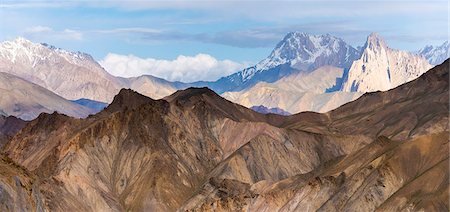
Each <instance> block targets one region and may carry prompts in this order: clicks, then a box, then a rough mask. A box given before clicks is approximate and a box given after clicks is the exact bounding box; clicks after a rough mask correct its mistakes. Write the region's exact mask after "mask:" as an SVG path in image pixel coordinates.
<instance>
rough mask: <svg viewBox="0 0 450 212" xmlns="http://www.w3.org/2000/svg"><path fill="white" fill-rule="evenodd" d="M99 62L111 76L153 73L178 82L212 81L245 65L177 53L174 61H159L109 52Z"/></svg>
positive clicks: (133, 75)
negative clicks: (178, 54)
mask: <svg viewBox="0 0 450 212" xmlns="http://www.w3.org/2000/svg"><path fill="white" fill-rule="evenodd" d="M99 63H100V64H101V65H102V66H103V67H104V68H105V69H106V70H107V71H108V72H109V73H111V74H112V75H115V76H120V77H137V76H141V75H153V76H156V77H160V78H163V79H166V80H169V81H182V82H194V81H199V80H205V81H213V80H217V79H218V78H220V77H223V76H227V75H229V74H232V73H235V72H237V71H240V70H241V69H243V68H245V67H246V66H247V65H246V64H243V63H238V62H234V61H231V60H217V59H216V58H214V57H212V56H211V55H208V54H197V55H195V56H184V55H180V56H178V57H177V58H176V59H174V60H159V59H155V58H140V57H137V56H134V55H119V54H113V53H109V54H108V55H106V57H105V58H103V59H102V60H101V61H99Z"/></svg>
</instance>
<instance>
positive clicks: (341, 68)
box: [0, 32, 448, 119]
mask: <svg viewBox="0 0 450 212" xmlns="http://www.w3.org/2000/svg"><path fill="white" fill-rule="evenodd" d="M446 47H448V43H447V44H445V43H444V44H443V45H442V46H440V47H432V46H427V47H426V48H424V49H422V50H421V51H419V52H418V53H417V54H413V53H408V52H406V51H401V50H394V49H391V48H389V47H388V46H387V44H386V42H385V41H384V40H383V39H382V38H381V37H380V36H379V35H378V34H377V33H372V34H371V35H369V36H368V38H367V41H366V43H365V45H364V46H363V47H362V48H358V49H356V48H354V47H352V46H350V45H349V44H347V43H346V42H345V41H343V40H342V39H341V38H338V37H335V36H332V35H329V34H325V35H312V34H307V33H301V32H291V33H288V34H287V35H286V36H285V37H284V38H283V39H282V40H281V41H280V42H279V43H278V44H277V45H276V46H275V48H274V50H273V51H272V52H271V53H270V55H269V56H268V57H267V58H265V59H263V60H261V61H260V62H259V63H257V64H255V65H254V66H251V67H248V68H246V69H244V70H241V71H239V72H236V73H235V74H232V75H229V76H224V77H222V78H220V79H218V80H216V81H213V82H203V81H200V82H193V83H182V82H169V81H166V80H164V79H160V78H157V77H154V76H150V75H144V76H139V77H132V78H122V77H115V76H112V75H111V74H109V73H108V72H107V71H106V70H104V69H103V67H101V66H100V64H99V63H97V62H96V61H95V60H94V59H93V58H92V57H91V56H90V55H89V54H86V53H81V52H69V51H66V50H63V49H59V48H56V47H54V46H51V45H48V44H39V43H33V42H31V41H29V40H26V39H24V38H17V39H16V40H14V41H5V42H2V43H1V44H0V71H1V72H6V73H8V74H11V75H14V76H16V77H18V78H21V79H23V80H25V81H28V82H30V83H32V84H36V85H38V86H41V87H42V88H44V89H47V90H48V91H46V93H49V92H51V93H55V94H57V95H59V96H61V97H62V98H64V99H66V100H69V101H73V102H75V103H81V104H78V105H73V104H72V105H71V106H67V105H68V104H65V105H66V106H67V107H66V108H65V109H64V110H63V109H61V108H59V109H57V108H56V107H50V106H42V107H40V106H36V107H29V106H26V109H21V111H24V110H25V111H24V112H21V113H23V115H22V114H19V113H8V112H7V113H6V114H7V115H15V116H20V117H21V118H25V119H33V118H36V117H37V115H38V114H39V113H41V112H52V111H58V112H60V113H63V114H66V115H69V116H73V117H85V115H86V114H89V113H94V112H97V111H99V110H101V109H102V108H103V107H104V104H108V103H110V102H111V101H112V100H113V97H114V95H116V94H117V93H118V92H119V90H120V89H122V88H130V89H133V90H135V91H138V92H139V93H141V94H143V95H145V96H148V97H151V98H153V99H161V98H164V97H166V96H168V95H171V94H172V93H174V92H175V91H177V90H180V89H186V88H188V87H208V88H210V89H212V90H213V91H215V92H216V93H219V94H220V95H222V96H224V97H225V98H227V99H229V100H231V101H233V102H235V103H238V104H241V105H244V106H246V107H252V106H257V105H263V106H265V107H270V108H280V109H282V110H285V111H287V112H289V113H297V112H302V111H314V112H328V111H330V110H332V109H335V108H336V107H338V106H340V105H342V104H344V103H347V102H349V101H352V100H355V99H356V98H358V97H359V96H361V95H362V94H363V93H365V92H371V91H377V90H382V91H384V90H388V89H391V88H394V87H396V86H398V85H401V84H403V83H406V82H408V81H411V80H413V79H415V78H417V77H418V76H420V75H421V74H423V73H424V72H425V71H426V70H428V69H429V68H431V67H432V66H431V65H430V64H429V63H428V61H430V63H433V64H437V63H438V62H440V61H443V58H448V48H447V49H446ZM446 50H447V51H446ZM427 60H428V61H427ZM319 76H320V77H319ZM5 95H6V94H5ZM10 95H12V94H10ZM27 104H29V103H27V102H20V101H18V102H17V105H19V106H20V107H21V108H24V107H25V106H21V105H27ZM47 104H56V105H60V104H58V103H55V102H51V101H47ZM83 104H84V105H83ZM35 105H43V104H41V103H39V102H38V103H36V104H35ZM79 105H81V106H84V107H83V108H80V107H79ZM77 106H78V107H77ZM86 108H87V109H88V110H89V112H87V111H86ZM0 109H2V110H3V111H5V112H6V111H7V110H8V108H3V107H1V106H0Z"/></svg>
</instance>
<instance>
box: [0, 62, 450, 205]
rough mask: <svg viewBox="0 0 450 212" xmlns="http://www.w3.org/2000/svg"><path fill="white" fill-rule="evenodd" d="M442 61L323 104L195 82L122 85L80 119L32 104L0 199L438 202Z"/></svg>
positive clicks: (444, 160) (444, 143) (444, 92)
mask: <svg viewBox="0 0 450 212" xmlns="http://www.w3.org/2000/svg"><path fill="white" fill-rule="evenodd" d="M448 66H449V64H448V61H446V63H445V64H443V65H441V66H438V67H436V68H434V69H432V70H430V71H429V72H428V73H427V74H425V75H424V76H422V77H420V78H419V79H418V80H415V81H413V82H410V83H408V84H405V85H403V86H400V87H398V88H396V89H393V90H390V91H387V92H378V93H371V94H367V95H364V96H363V97H361V98H360V99H358V100H356V101H354V102H352V103H349V104H346V105H344V106H342V107H341V108H338V109H337V110H335V111H332V112H330V113H327V114H317V113H300V114H296V115H293V116H288V117H283V116H277V115H262V114H259V113H256V112H253V111H252V110H249V109H246V108H244V107H242V106H239V105H236V104H233V103H231V102H229V101H226V100H225V99H223V98H221V97H220V96H218V95H217V94H215V93H214V92H212V91H211V90H209V89H206V88H197V89H194V88H191V89H187V90H184V91H178V92H176V93H175V94H173V95H171V96H169V97H166V98H165V99H164V100H153V99H150V98H147V97H144V96H142V95H140V94H138V93H136V92H133V91H131V90H122V91H121V92H120V93H119V94H118V95H117V96H116V97H115V98H114V101H113V102H112V103H111V105H110V106H108V108H107V109H105V110H104V111H103V112H101V113H99V114H96V115H93V116H90V117H88V118H86V119H73V118H70V117H67V116H64V115H60V114H57V113H54V114H42V115H40V116H39V117H38V118H37V119H36V120H33V121H32V122H30V123H29V124H27V126H26V127H24V128H23V129H22V130H21V131H20V132H19V133H18V134H17V135H15V136H14V138H13V139H11V140H10V141H9V142H8V143H7V144H6V145H5V146H4V148H3V152H4V154H5V156H4V158H5V160H3V161H2V162H0V164H2V165H4V166H5V167H10V168H8V170H9V169H11V171H9V172H8V173H0V188H3V189H0V191H2V192H3V194H5V195H3V196H8V195H9V197H11V198H9V199H1V198H0V205H1V206H2V207H3V208H6V210H11V207H12V206H11V204H10V203H11V202H12V201H13V202H23V203H24V204H22V205H29V206H30V208H31V209H32V210H37V208H38V206H39V207H44V208H46V209H48V210H51V211H175V210H226V211H229V210H251V211H254V210H266V211H272V210H276V209H281V210H283V211H295V210H316V209H318V210H326V211H329V210H331V211H333V210H352V211H354V210H356V211H366V210H375V209H378V210H382V211H383V210H397V209H410V210H418V209H421V208H423V209H427V210H433V209H434V210H442V209H444V210H447V211H448V202H447V201H444V200H445V199H446V198H448V191H449V187H448V166H446V165H443V164H448V156H449V153H448V151H447V150H448ZM5 161H11V163H10V164H9V165H8V163H7V162H5ZM11 164H17V165H11ZM16 166H17V167H16ZM14 167H16V168H14ZM22 167H23V168H22ZM21 170H23V171H24V172H26V176H25V175H24V176H25V177H22V178H15V179H16V182H19V184H20V185H22V186H18V187H13V186H11V185H13V184H12V183H11V182H13V181H12V180H11V179H13V178H14V176H18V175H19V173H22V172H21ZM445 173H447V174H445ZM28 176H33V177H28ZM430 179H432V181H430ZM26 185H31V187H30V186H26ZM8 186H9V187H8ZM23 187H25V188H26V189H28V190H27V191H28V192H23ZM4 188H10V189H4ZM18 193H20V194H21V195H17V194H18ZM33 194H39V195H33ZM0 196H1V195H0ZM23 196H25V197H26V198H22V197H23ZM13 205H14V204H13Z"/></svg>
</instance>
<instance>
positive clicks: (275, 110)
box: [250, 105, 291, 116]
mask: <svg viewBox="0 0 450 212" xmlns="http://www.w3.org/2000/svg"><path fill="white" fill-rule="evenodd" d="M250 109H252V110H253V111H256V112H258V113H262V114H269V113H272V114H278V115H283V116H288V115H291V114H290V113H288V112H286V111H284V110H283V109H280V108H277V107H274V108H268V107H265V106H264V105H259V106H253V107H250Z"/></svg>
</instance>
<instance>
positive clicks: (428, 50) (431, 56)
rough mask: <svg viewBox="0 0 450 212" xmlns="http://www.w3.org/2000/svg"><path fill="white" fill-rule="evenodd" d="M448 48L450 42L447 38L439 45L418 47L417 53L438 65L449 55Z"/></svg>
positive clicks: (449, 47)
mask: <svg viewBox="0 0 450 212" xmlns="http://www.w3.org/2000/svg"><path fill="white" fill-rule="evenodd" d="M449 49H450V43H449V42H448V40H447V41H445V42H444V43H443V44H442V45H440V46H436V47H434V46H432V45H427V46H425V47H424V48H422V49H420V50H419V51H418V52H417V54H419V55H420V56H422V57H424V58H425V59H427V60H428V62H429V63H430V64H432V65H438V64H441V63H442V62H444V61H445V60H446V59H447V58H449V57H450V51H449Z"/></svg>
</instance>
